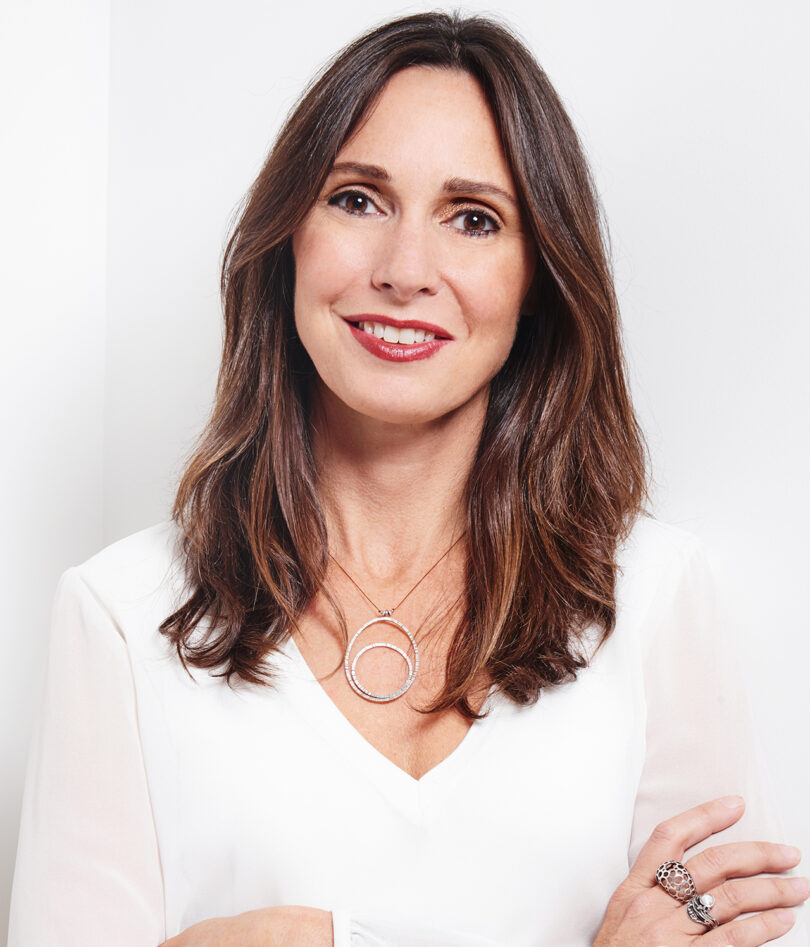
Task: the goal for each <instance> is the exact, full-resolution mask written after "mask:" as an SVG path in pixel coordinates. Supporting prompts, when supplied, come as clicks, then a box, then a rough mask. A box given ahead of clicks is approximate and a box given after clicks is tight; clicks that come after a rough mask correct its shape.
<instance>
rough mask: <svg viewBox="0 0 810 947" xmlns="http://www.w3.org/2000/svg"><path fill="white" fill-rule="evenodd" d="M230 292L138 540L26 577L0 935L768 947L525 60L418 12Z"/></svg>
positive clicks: (721, 749)
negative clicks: (33, 659)
mask: <svg viewBox="0 0 810 947" xmlns="http://www.w3.org/2000/svg"><path fill="white" fill-rule="evenodd" d="M223 296H224V303H225V319H226V335H225V343H224V352H223V359H222V367H221V372H220V378H219V384H218V392H217V402H216V406H215V409H214V412H213V416H212V418H211V421H210V423H209V425H208V428H207V430H206V432H205V435H204V437H203V439H202V440H201V443H200V445H199V447H198V449H197V451H196V453H195V454H194V456H193V458H192V459H191V462H190V463H189V466H188V468H187V470H186V473H185V476H184V478H183V481H182V483H181V485H180V489H179V492H178V496H177V499H176V503H175V509H174V517H173V521H172V522H171V523H167V524H161V525H159V526H157V527H153V528H152V529H148V530H145V531H143V532H141V533H138V534H136V535H134V536H131V537H129V538H127V539H125V540H123V541H121V542H119V543H116V544H115V545H113V546H111V547H109V548H108V549H106V550H104V551H102V552H101V553H99V554H98V555H97V556H95V557H93V558H92V559H91V560H89V561H88V562H86V563H84V564H83V565H81V566H79V567H76V568H73V569H70V570H68V571H67V573H66V574H65V575H64V576H63V578H62V580H61V582H60V586H59V589H58V592H57V601H56V606H55V619H54V629H53V636H52V642H51V657H50V663H49V674H48V691H47V700H46V706H45V709H44V712H43V718H42V723H41V726H40V732H39V736H38V742H37V746H36V748H35V752H34V753H33V754H32V769H31V772H30V774H29V781H28V785H27V791H26V801H25V808H24V815H23V823H22V828H21V841H20V850H19V856H18V865H17V874H16V878H15V890H14V901H13V905H12V923H11V943H12V944H26V945H35V944H72V943H77V944H78V943H81V944H88V943H91V944H92V943H99V944H102V943H103V944H111V943H114V944H133V945H136V944H137V945H140V944H143V945H146V944H151V945H154V944H157V943H163V944H164V947H184V945H214V944H218V945H222V944H239V945H248V947H249V945H253V944H255V945H260V944H261V945H266V944H296V945H313V947H314V945H318V947H321V945H329V944H333V943H334V944H335V945H341V947H345V945H349V944H350V945H352V947H361V945H380V944H392V945H398V947H403V945H417V944H418V945H475V944H480V945H493V944H502V945H547V947H552V945H553V947H562V945H577V947H581V945H586V944H587V945H591V944H593V945H594V947H619V945H621V947H641V945H644V947H646V945H655V944H664V943H666V944H667V945H670V947H685V945H687V944H689V945H693V944H698V943H699V944H700V945H701V947H721V945H726V944H729V943H734V944H746V945H759V944H763V943H766V942H768V941H770V940H774V939H775V938H777V937H779V936H780V935H782V934H784V933H785V932H787V931H788V930H789V928H790V927H791V924H792V919H791V918H784V917H783V916H782V914H781V913H780V908H785V907H788V906H793V905H798V904H800V903H801V902H802V901H803V900H804V898H805V897H806V896H807V892H806V891H804V890H801V889H799V888H797V887H796V886H795V885H793V884H792V883H791V879H789V878H787V877H782V875H783V874H784V872H786V871H787V869H789V868H791V867H793V866H795V865H796V864H797V862H798V860H799V856H798V854H797V853H796V852H795V851H793V852H791V851H790V850H785V849H784V848H783V847H781V846H779V845H777V844H775V841H774V840H775V838H776V836H777V835H778V826H777V825H776V824H775V822H774V821H773V819H772V817H771V815H770V814H769V810H768V808H767V805H766V803H765V802H764V800H763V799H762V798H761V796H760V793H759V789H758V785H757V781H756V773H753V772H751V771H749V770H748V769H747V768H746V762H745V756H744V754H742V753H741V752H740V750H741V749H744V748H745V744H744V742H743V743H741V744H738V743H737V740H738V739H742V740H743V741H744V740H745V731H744V729H743V730H741V731H738V734H739V733H741V734H742V736H741V737H740V736H739V735H738V734H735V733H734V732H733V728H734V727H736V726H737V725H738V723H739V713H742V712H743V709H742V708H741V707H740V706H739V689H735V687H734V682H733V677H729V676H728V674H727V668H728V654H727V652H725V651H724V650H723V649H722V646H721V644H720V643H719V642H718V639H717V636H716V630H715V628H714V627H713V624H712V614H711V587H710V582H709V578H708V573H707V569H706V564H705V556H704V554H703V552H702V550H701V547H700V545H699V543H697V541H696V540H695V539H694V538H693V537H691V536H689V535H688V534H686V533H683V532H682V531H680V530H677V529H674V528H672V527H666V526H664V525H662V524H660V523H657V522H656V521H655V520H653V519H652V518H651V517H649V516H647V515H645V514H644V512H643V505H644V499H645V495H646V493H645V464H644V457H643V449H642V440H641V435H640V432H639V429H638V427H637V424H636V421H635V418H634V414H633V411H632V407H631V404H630V400H629V397H628V394H627V387H626V382H625V378H624V370H623V364H622V355H621V349H620V344H619V326H618V314H617V306H616V301H615V296H614V292H613V287H612V283H611V278H610V272H609V267H608V265H607V262H606V256H605V252H604V247H603V243H602V237H601V233H600V227H599V217H598V209H597V202H596V199H595V196H594V193H593V188H592V185H591V182H590V178H589V175H588V172H587V168H586V165H585V162H584V159H583V156H582V152H581V149H580V146H579V144H578V142H577V139H576V136H575V134H574V132H573V130H572V128H571V125H570V122H569V120H568V118H567V116H566V114H565V112H564V110H563V109H562V106H561V105H560V102H559V100H558V98H557V96H556V95H555V93H554V91H553V89H552V88H551V86H550V85H549V83H548V80H547V79H546V77H545V75H544V74H543V73H542V71H541V70H540V69H539V67H538V66H537V64H536V63H535V62H534V60H533V59H532V57H531V55H530V54H529V53H528V52H527V50H526V49H525V48H524V47H523V46H522V45H521V43H520V42H519V41H518V40H517V39H516V38H515V37H514V36H512V35H511V34H510V33H508V32H507V31H506V30H505V29H503V28H502V27H500V26H498V25H496V24H494V23H492V22H491V21H488V20H484V19H480V18H470V19H463V18H461V17H458V16H455V15H445V14H420V15H417V16H413V17H407V18H404V19H401V20H398V21H395V22H392V23H388V24H386V25H384V26H382V27H380V28H379V29H377V30H374V31H372V32H371V33H369V34H367V35H366V36H364V37H361V38H360V39H359V40H357V41H356V42H355V43H353V44H352V45H351V46H349V47H348V48H347V49H346V50H344V51H343V52H342V53H341V54H340V55H339V56H338V57H337V58H336V59H335V60H334V61H333V62H332V63H331V64H330V65H329V67H328V68H327V69H326V70H325V71H324V72H323V74H322V75H321V76H320V77H319V78H318V80H317V81H316V82H315V83H314V84H313V85H312V86H311V87H310V88H309V90H308V91H307V92H306V94H305V95H304V97H303V98H302V100H301V102H300V103H299V105H298V106H297V108H296V109H295V110H294V112H293V113H292V115H291V116H290V118H289V119H288V121H287V123H286V125H285V126H284V128H283V130H282V132H281V134H280V136H279V139H278V141H277V143H276V145H275V147H274V149H273V151H272V153H271V155H270V157H269V159H268V161H267V163H266V165H265V167H264V168H263V170H262V172H261V173H260V175H259V177H258V179H257V181H256V182H255V184H254V186H253V188H252V189H251V191H250V194H249V197H248V199H247V202H246V204H245V207H244V209H243V212H242V214H241V218H240V220H239V223H238V225H237V227H236V230H235V232H234V234H233V236H232V238H231V241H230V243H229V246H228V249H227V252H226V258H225V262H224V269H223ZM538 697H539V699H538ZM737 792H743V793H744V795H745V799H746V803H747V811H746V806H745V805H743V804H742V803H741V802H740V801H739V800H737V799H734V798H733V797H732V798H728V796H727V794H728V793H737ZM714 797H722V798H714ZM744 811H745V815H743V812H744ZM719 833H723V834H719ZM735 833H736V834H735ZM716 835H718V838H715V836H716ZM752 839H755V840H756V841H752ZM687 853H689V857H687ZM684 859H686V861H685V865H684V864H682V861H683V860H684ZM628 869H629V873H628ZM763 873H772V874H773V875H775V876H776V877H769V878H766V877H762V876H763ZM794 880H795V879H794ZM701 896H702V899H701ZM741 915H749V916H741ZM792 936H793V937H794V938H795V937H796V931H795V930H794V931H793V934H792ZM167 938H168V939H167ZM788 942H789V941H788V939H787V938H786V939H785V943H788ZM794 942H799V941H795V940H794Z"/></svg>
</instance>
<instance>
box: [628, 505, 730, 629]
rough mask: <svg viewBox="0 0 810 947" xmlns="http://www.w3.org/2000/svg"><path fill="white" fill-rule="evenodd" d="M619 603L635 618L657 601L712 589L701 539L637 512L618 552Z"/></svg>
mask: <svg viewBox="0 0 810 947" xmlns="http://www.w3.org/2000/svg"><path fill="white" fill-rule="evenodd" d="M616 564H617V566H618V574H617V578H616V600H617V606H618V607H619V608H620V609H622V610H623V611H624V612H625V613H634V614H635V616H636V617H637V618H640V617H641V615H643V614H645V613H647V612H648V611H649V610H650V609H651V608H655V603H656V602H658V603H659V604H661V605H662V606H666V607H669V606H670V605H671V604H672V603H673V601H674V600H676V599H684V598H692V599H693V598H694V597H695V596H696V595H700V596H704V597H705V596H706V595H710V594H711V586H712V581H713V580H712V576H711V568H710V565H709V561H708V556H707V552H706V547H705V544H704V542H703V540H702V539H701V538H700V537H699V536H697V535H696V534H694V533H692V532H690V531H689V530H686V529H683V528H682V527H680V526H675V525H673V524H671V523H664V522H662V521H661V520H659V519H656V518H654V517H652V516H649V515H643V516H639V517H638V518H637V519H636V521H635V523H634V524H633V527H632V529H631V531H630V533H629V535H628V536H627V538H626V539H625V540H624V542H622V543H620V545H619V547H618V549H617V553H616Z"/></svg>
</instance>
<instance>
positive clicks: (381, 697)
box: [343, 612, 419, 703]
mask: <svg viewBox="0 0 810 947" xmlns="http://www.w3.org/2000/svg"><path fill="white" fill-rule="evenodd" d="M372 625H393V626H394V627H395V628H399V630H400V631H401V632H402V633H403V634H405V635H407V636H408V639H409V640H410V642H411V647H412V648H413V663H412V662H411V659H410V658H409V657H408V655H407V654H406V653H405V652H404V651H403V650H402V648H398V647H397V646H396V645H395V644H389V642H387V641H375V642H374V644H369V645H366V646H365V648H361V649H360V651H358V653H357V654H356V655H355V657H354V660H353V661H352V660H351V653H352V648H353V647H354V643H355V641H357V639H358V638H359V637H360V635H361V634H362V633H363V632H364V631H365V630H366V628H371V626H372ZM372 648H388V649H389V650H390V651H396V653H397V654H400V655H402V657H403V659H404V660H405V663H406V664H407V665H408V677H407V680H406V681H405V683H404V684H403V685H402V687H400V688H399V690H396V691H393V693H391V694H375V693H374V692H373V691H370V690H368V689H367V688H365V687H363V685H362V684H361V683H360V682H359V681H358V680H357V674H356V669H357V662H358V661H359V660H360V658H361V657H362V656H363V655H364V654H365V653H366V651H371V650H372ZM343 666H344V668H345V670H346V679H347V680H348V682H349V684H350V685H351V687H352V689H353V690H354V691H355V693H357V694H359V695H360V696H361V697H363V698H364V699H365V700H373V701H376V702H377V703H384V702H385V701H388V700H396V699H397V697H401V696H402V695H403V694H404V693H405V691H406V690H407V689H408V688H409V687H410V686H411V684H413V682H414V678H415V677H416V672H417V671H418V670H419V651H418V649H417V647H416V641H415V640H414V637H413V635H412V634H411V633H410V631H409V630H408V629H407V628H406V627H405V626H404V625H403V624H402V622H399V621H397V620H396V619H395V618H392V617H391V615H390V613H386V612H383V613H382V616H381V617H380V618H372V619H371V621H367V622H366V623H365V625H363V627H362V628H358V630H357V631H356V632H355V635H354V637H353V638H352V640H351V641H350V642H349V646H348V648H346V657H345V659H344V662H343Z"/></svg>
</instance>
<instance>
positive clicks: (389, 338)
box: [360, 322, 436, 345]
mask: <svg viewBox="0 0 810 947" xmlns="http://www.w3.org/2000/svg"><path fill="white" fill-rule="evenodd" d="M360 330H361V331H362V332H367V333H368V334H369V335H375V336H376V337H377V338H378V339H384V340H385V341H386V342H397V343H399V344H400V345H413V344H414V343H415V342H430V341H431V340H432V339H435V338H436V333H435V332H426V331H425V330H424V329H411V328H403V329H397V328H396V327H395V326H384V325H382V323H380V322H361V323H360Z"/></svg>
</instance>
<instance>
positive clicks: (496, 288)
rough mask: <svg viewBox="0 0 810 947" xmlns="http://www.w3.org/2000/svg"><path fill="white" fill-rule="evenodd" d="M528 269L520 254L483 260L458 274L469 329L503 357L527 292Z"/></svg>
mask: <svg viewBox="0 0 810 947" xmlns="http://www.w3.org/2000/svg"><path fill="white" fill-rule="evenodd" d="M528 281H529V270H528V269H527V266H526V263H525V259H524V257H523V255H520V256H518V255H517V254H516V253H510V254H504V255H503V256H502V257H494V256H493V257H491V258H488V259H487V258H484V255H483V254H482V259H481V260H480V261H476V265H472V266H467V267H465V270H464V273H463V274H462V273H459V276H458V279H457V280H456V286H458V287H460V288H462V291H463V294H464V309H465V311H466V313H467V318H468V320H469V324H470V325H469V328H470V330H471V331H472V332H474V333H475V335H477V336H478V337H479V338H480V339H481V340H482V341H486V342H487V343H488V344H489V345H493V346H494V347H496V348H497V355H496V353H495V352H493V356H496V357H500V356H501V355H502V356H503V357H504V358H505V357H506V355H507V354H508V351H509V349H510V347H511V344H512V340H513V338H514V335H515V330H516V329H517V324H518V318H519V313H520V307H521V304H522V302H523V297H524V296H525V294H526V290H527V289H528Z"/></svg>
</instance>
